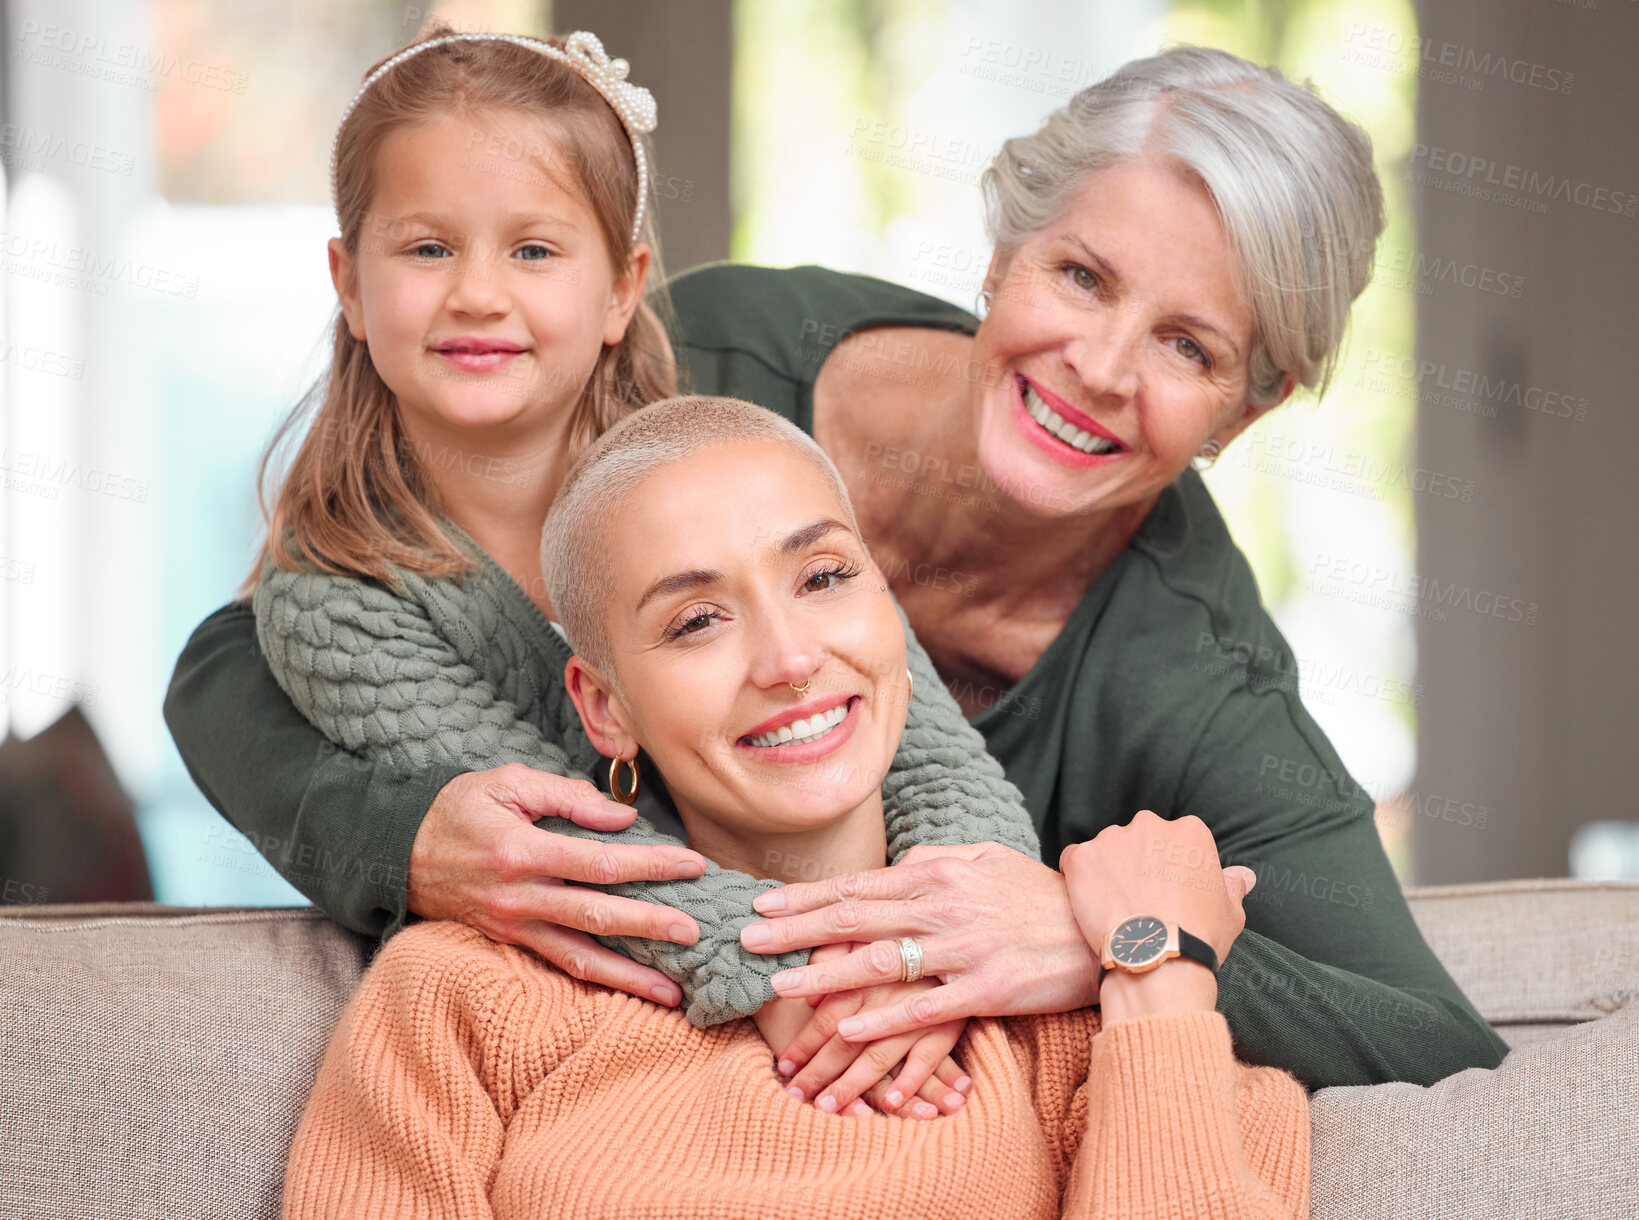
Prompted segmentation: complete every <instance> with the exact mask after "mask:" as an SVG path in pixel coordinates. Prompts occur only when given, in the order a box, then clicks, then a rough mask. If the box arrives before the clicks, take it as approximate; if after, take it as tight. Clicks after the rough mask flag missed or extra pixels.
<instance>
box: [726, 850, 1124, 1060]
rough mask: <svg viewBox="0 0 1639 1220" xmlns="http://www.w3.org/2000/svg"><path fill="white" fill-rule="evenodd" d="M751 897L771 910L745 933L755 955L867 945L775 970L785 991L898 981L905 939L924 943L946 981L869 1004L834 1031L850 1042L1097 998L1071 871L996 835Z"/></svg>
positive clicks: (930, 963) (930, 970)
mask: <svg viewBox="0 0 1639 1220" xmlns="http://www.w3.org/2000/svg"><path fill="white" fill-rule="evenodd" d="M752 905H753V906H754V907H756V909H757V910H758V911H759V912H760V913H762V914H764V915H767V916H770V918H769V919H768V920H767V921H765V922H753V923H749V924H747V925H746V926H745V928H744V929H743V930H742V931H741V933H740V940H741V943H742V944H744V945H745V947H746V948H748V949H750V950H752V951H753V952H756V953H783V952H785V951H786V950H788V949H795V948H808V947H813V946H816V945H827V944H832V943H835V942H838V941H854V942H856V943H857V942H869V943H865V944H864V947H863V948H861V949H857V950H856V951H854V952H853V953H851V954H849V955H848V956H846V957H844V958H841V959H839V960H836V961H830V962H823V963H821V964H819V965H817V966H816V965H813V964H810V965H808V966H806V967H804V968H802V969H800V970H788V971H786V972H784V973H783V974H777V975H775V976H774V989H775V990H776V991H777V992H779V994H781V995H791V996H806V995H825V994H828V993H832V992H838V991H850V990H853V989H855V988H861V987H874V986H879V985H882V984H887V983H894V984H897V983H898V981H899V972H900V957H899V946H898V944H897V943H896V942H897V940H898V938H899V937H901V936H914V937H916V938H917V940H918V941H919V942H920V944H921V946H922V958H923V962H924V969H925V970H926V972H927V974H928V975H930V976H933V975H936V976H938V977H939V978H940V979H942V980H943V985H941V986H936V987H933V988H932V989H931V990H927V989H920V990H915V991H910V992H901V993H899V995H900V998H899V999H898V1000H896V1001H894V1002H892V1003H889V1004H888V1005H887V1006H886V1007H877V1006H876V1005H869V1006H867V1007H866V1008H865V1009H862V1010H861V1011H860V1012H859V1013H858V1014H856V1015H855V1016H852V1017H850V1018H848V1019H846V1020H844V1021H843V1022H841V1023H840V1024H839V1025H838V1027H837V1033H838V1034H839V1035H840V1036H841V1037H842V1038H844V1039H846V1040H847V1041H849V1042H871V1041H876V1040H879V1039H881V1038H885V1037H890V1036H893V1035H897V1034H906V1033H909V1032H911V1031H914V1030H920V1029H930V1028H932V1027H933V1026H936V1025H943V1024H944V1023H945V1022H947V1021H954V1020H957V1019H961V1018H966V1017H974V1016H1011V1015H1018V1014H1022V1013H1039V1012H1068V1011H1070V1010H1071V1009H1075V1008H1086V1007H1089V1006H1090V1005H1092V1004H1095V1003H1097V1002H1098V956H1097V954H1095V953H1094V952H1093V951H1092V950H1091V949H1089V947H1088V945H1087V939H1086V937H1084V936H1083V935H1082V934H1081V929H1080V927H1079V926H1078V925H1077V924H1076V920H1075V915H1074V913H1073V912H1072V911H1071V909H1070V896H1069V893H1068V891H1066V889H1065V887H1064V878H1063V877H1061V876H1060V875H1059V874H1058V873H1057V872H1056V871H1055V870H1054V869H1051V868H1049V867H1048V866H1047V865H1045V864H1043V863H1042V862H1041V861H1039V860H1036V859H1033V858H1031V857H1030V856H1027V855H1025V854H1024V853H1023V852H1018V851H1014V850H1013V849H1012V848H1010V847H1003V846H1002V845H1000V844H998V843H978V844H974V845H972V846H965V847H914V848H912V849H911V850H910V851H909V852H908V853H906V856H905V859H903V860H902V861H900V862H899V863H898V864H896V865H894V866H893V867H892V868H882V869H875V870H873V871H871V872H868V873H852V874H849V875H847V876H842V877H831V878H828V879H827V880H824V881H814V882H803V883H800V884H796V885H788V886H785V887H784V888H782V889H777V890H769V891H767V892H766V893H763V894H760V895H758V896H757V899H756V901H755V902H754V903H753V904H752Z"/></svg>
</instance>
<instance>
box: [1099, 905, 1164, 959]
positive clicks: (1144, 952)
mask: <svg viewBox="0 0 1639 1220" xmlns="http://www.w3.org/2000/svg"><path fill="white" fill-rule="evenodd" d="M1166 948H1167V925H1166V924H1164V923H1162V922H1161V921H1160V920H1159V919H1157V918H1156V917H1155V916H1153V915H1135V916H1133V917H1132V918H1131V919H1128V920H1125V921H1123V922H1122V923H1120V924H1117V925H1116V929H1115V932H1114V933H1113V934H1112V935H1111V936H1110V956H1111V957H1113V958H1115V960H1116V961H1118V962H1120V963H1121V964H1122V965H1123V966H1142V965H1144V964H1145V963H1146V962H1153V961H1154V960H1155V959H1156V958H1158V957H1160V956H1161V954H1163V953H1165V952H1166Z"/></svg>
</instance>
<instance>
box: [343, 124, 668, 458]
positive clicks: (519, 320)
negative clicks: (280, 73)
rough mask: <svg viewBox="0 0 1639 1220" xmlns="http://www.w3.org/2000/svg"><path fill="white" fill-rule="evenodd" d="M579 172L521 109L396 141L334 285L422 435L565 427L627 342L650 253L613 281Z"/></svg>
mask: <svg viewBox="0 0 1639 1220" xmlns="http://www.w3.org/2000/svg"><path fill="white" fill-rule="evenodd" d="M496 149H499V150H501V151H500V152H496V151H493V150H496ZM509 153H510V155H509ZM568 166H569V161H568V159H567V157H566V156H565V155H564V153H563V152H562V150H561V148H560V145H559V143H558V142H557V141H555V140H554V138H553V136H552V134H551V130H550V127H549V125H548V124H547V123H545V122H544V121H542V120H540V119H537V118H533V117H531V116H528V115H523V114H517V113H513V112H501V113H495V112H486V113H483V114H481V115H465V114H452V115H449V116H446V117H443V118H439V119H435V120H432V121H430V122H426V123H419V124H415V125H413V126H406V127H401V128H398V129H397V130H395V131H394V132H392V134H390V135H389V136H387V138H386V139H385V140H383V141H382V145H381V148H380V150H379V151H378V153H377V156H376V167H375V172H376V183H375V194H374V196H373V197H372V198H371V201H370V206H369V210H368V212H367V213H366V215H365V218H364V222H363V225H362V226H361V228H360V231H359V240H358V250H357V252H356V253H355V254H353V255H349V254H348V252H347V251H346V249H345V248H344V247H343V246H342V243H341V241H340V239H339V238H337V239H332V240H331V242H330V265H331V275H332V278H333V279H334V281H335V284H336V291H337V294H338V295H339V296H340V298H341V302H342V311H343V313H344V315H345V316H346V319H347V324H348V327H349V329H350V330H351V331H352V333H353V336H354V337H355V338H357V339H360V340H362V341H364V342H365V343H367V344H368V345H369V348H370V359H371V360H372V361H373V362H374V364H375V366H376V370H377V371H378V372H379V373H380V374H381V379H382V380H383V381H384V382H385V383H386V384H387V386H388V388H389V389H391V390H392V391H393V393H394V395H395V396H396V397H397V399H398V404H399V409H400V410H401V411H402V412H403V417H404V420H405V424H406V427H407V428H408V430H409V431H410V433H411V435H412V436H414V435H416V434H417V433H420V434H422V435H433V434H436V433H438V432H441V431H442V432H449V431H459V430H464V429H482V430H500V431H502V432H507V431H514V430H522V431H526V432H527V431H531V430H533V429H535V428H538V427H540V426H541V425H542V424H543V423H549V422H550V421H556V422H557V423H558V425H559V426H561V425H562V424H564V423H567V420H568V418H569V409H570V408H571V407H572V406H573V405H574V404H575V402H576V401H577V400H578V399H579V397H580V394H581V391H582V389H583V388H584V387H585V385H586V382H587V379H588V378H589V377H590V376H591V373H592V369H593V367H594V365H595V363H596V361H597V358H598V354H599V352H600V351H601V349H602V348H603V346H604V345H605V344H614V343H618V342H619V341H620V339H621V337H622V336H623V335H624V334H625V332H626V325H627V323H628V322H629V321H630V320H631V316H632V313H633V311H634V310H635V309H636V307H637V303H638V299H639V296H640V295H641V293H642V288H643V278H644V274H645V272H646V271H647V267H648V248H647V247H646V246H638V247H637V248H636V249H635V250H634V251H633V258H632V262H631V264H630V265H629V266H628V267H627V268H626V269H624V270H623V271H622V272H621V273H620V274H618V275H617V274H616V273H615V271H614V270H613V269H612V268H611V266H610V257H609V251H608V248H607V246H606V245H605V243H604V239H603V235H602V232H601V230H600V229H599V227H598V224H597V219H596V217H595V216H594V215H593V212H592V208H591V205H590V203H588V201H587V200H586V198H585V197H584V195H583V193H582V192H581V191H580V190H579V189H578V186H577V184H576V182H575V181H574V178H573V174H572V172H571V171H570V169H569V168H568Z"/></svg>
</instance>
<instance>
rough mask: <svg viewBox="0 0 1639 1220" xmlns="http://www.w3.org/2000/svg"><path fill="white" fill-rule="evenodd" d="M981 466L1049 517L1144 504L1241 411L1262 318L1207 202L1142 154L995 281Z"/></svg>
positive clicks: (1241, 421) (981, 410) (1091, 185)
mask: <svg viewBox="0 0 1639 1220" xmlns="http://www.w3.org/2000/svg"><path fill="white" fill-rule="evenodd" d="M987 286H988V287H990V288H991V289H992V290H993V292H994V294H995V296H994V299H993V301H992V304H991V308H990V311H989V313H988V316H987V317H986V318H985V321H984V323H983V324H982V325H981V326H980V328H979V332H978V335H977V336H976V338H975V340H974V342H975V349H976V350H975V354H976V355H977V357H978V359H979V361H980V363H981V366H982V368H983V370H984V376H983V377H982V378H981V379H980V380H979V381H978V383H977V384H976V387H975V396H976V402H975V410H976V417H977V418H976V425H977V439H978V454H979V461H980V464H981V465H982V466H983V468H984V470H985V473H986V474H987V475H988V476H989V477H990V478H991V479H993V480H994V481H995V482H996V483H997V484H998V485H999V486H1000V487H1002V488H1003V489H1004V490H1006V491H1007V493H1008V494H1009V495H1010V496H1011V497H1012V498H1013V499H1014V500H1016V501H1018V502H1019V503H1020V504H1022V505H1024V506H1025V507H1026V508H1029V509H1031V510H1032V511H1034V512H1036V513H1038V514H1041V515H1044V516H1059V515H1072V514H1079V513H1092V512H1101V511H1105V510H1111V509H1117V508H1121V507H1124V506H1128V505H1132V504H1135V503H1138V502H1141V501H1145V500H1146V499H1147V498H1148V497H1150V496H1153V495H1154V494H1155V493H1156V492H1158V491H1159V490H1160V489H1161V488H1162V487H1164V486H1166V485H1167V484H1168V483H1170V482H1172V480H1173V479H1175V478H1177V476H1178V475H1179V473H1180V472H1181V471H1182V470H1183V469H1184V467H1185V465H1186V464H1187V463H1188V462H1189V460H1190V458H1191V457H1193V456H1194V455H1195V454H1196V453H1197V452H1198V451H1199V450H1200V448H1201V445H1202V444H1203V442H1205V441H1206V440H1207V439H1208V438H1209V437H1216V438H1217V439H1218V440H1219V441H1220V443H1227V442H1228V440H1229V439H1231V438H1232V437H1233V436H1235V435H1236V434H1238V433H1239V432H1240V431H1241V429H1243V428H1244V427H1245V426H1246V425H1247V424H1248V423H1250V422H1251V420H1252V418H1254V417H1255V416H1256V414H1257V413H1258V412H1257V410H1256V409H1251V410H1249V409H1248V407H1247V404H1246V392H1247V373H1248V362H1249V357H1250V352H1251V344H1252V315H1251V311H1250V310H1249V308H1248V307H1247V304H1246V301H1245V300H1244V299H1243V297H1242V296H1241V293H1240V290H1239V288H1238V287H1237V284H1236V276H1235V266H1234V262H1233V259H1232V257H1231V254H1230V249H1229V243H1228V240H1227V238H1226V237H1225V235H1224V229H1223V224H1222V222H1221V221H1220V220H1219V218H1218V213H1217V209H1216V208H1215V207H1214V205H1213V202H1212V198H1211V196H1209V195H1208V194H1207V192H1206V189H1205V188H1204V187H1202V186H1201V185H1200V184H1199V183H1198V182H1197V181H1195V180H1193V179H1191V178H1187V177H1185V176H1184V175H1183V174H1182V173H1181V172H1180V171H1178V170H1176V169H1174V168H1172V167H1170V166H1167V165H1163V164H1160V163H1157V162H1154V161H1147V160H1140V161H1134V162H1128V163H1125V164H1122V165H1117V166H1112V167H1110V168H1107V169H1103V170H1099V171H1097V172H1095V173H1092V174H1090V175H1088V177H1087V179H1086V181H1085V182H1084V183H1083V184H1082V186H1081V188H1080V189H1079V190H1078V191H1077V192H1076V194H1075V196H1074V198H1073V199H1072V201H1071V203H1070V205H1069V206H1068V207H1066V208H1065V209H1064V212H1063V214H1062V215H1061V216H1059V218H1058V219H1056V220H1055V221H1053V222H1052V223H1051V224H1049V225H1048V226H1047V227H1046V228H1045V229H1044V230H1042V231H1041V232H1040V233H1037V234H1036V235H1035V236H1034V237H1032V238H1031V239H1030V240H1029V241H1027V242H1026V243H1024V245H1022V246H1021V247H1020V248H1018V249H1017V250H1015V251H1014V252H1013V254H1012V256H1011V258H1007V259H1005V260H1003V259H1002V258H1001V257H1000V256H998V258H997V260H996V261H994V262H993V263H992V265H991V272H990V278H989V280H988V281H987Z"/></svg>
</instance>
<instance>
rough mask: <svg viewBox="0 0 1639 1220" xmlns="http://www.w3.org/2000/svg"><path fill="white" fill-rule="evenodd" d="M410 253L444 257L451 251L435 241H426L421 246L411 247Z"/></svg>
mask: <svg viewBox="0 0 1639 1220" xmlns="http://www.w3.org/2000/svg"><path fill="white" fill-rule="evenodd" d="M410 253H411V254H413V255H415V256H416V257H417V258H427V259H434V258H443V257H444V256H445V255H446V254H448V253H449V251H448V250H446V249H444V247H443V246H441V245H439V244H438V243H437V242H435V241H424V242H422V243H421V244H420V245H419V246H412V247H410Z"/></svg>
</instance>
